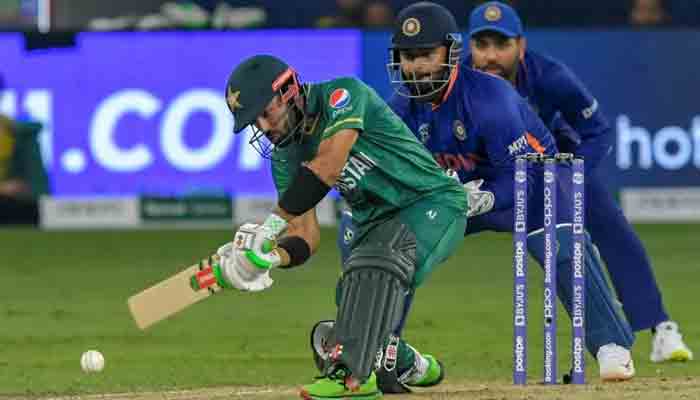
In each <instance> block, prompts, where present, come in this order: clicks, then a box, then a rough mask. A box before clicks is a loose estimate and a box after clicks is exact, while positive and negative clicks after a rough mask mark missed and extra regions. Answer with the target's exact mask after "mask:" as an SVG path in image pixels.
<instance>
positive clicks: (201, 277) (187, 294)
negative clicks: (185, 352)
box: [127, 256, 221, 330]
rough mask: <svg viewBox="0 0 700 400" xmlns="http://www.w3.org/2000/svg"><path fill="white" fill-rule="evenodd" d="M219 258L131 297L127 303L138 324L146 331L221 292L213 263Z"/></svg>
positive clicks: (211, 259) (198, 265)
mask: <svg viewBox="0 0 700 400" xmlns="http://www.w3.org/2000/svg"><path fill="white" fill-rule="evenodd" d="M217 259H218V257H216V256H214V257H210V258H209V259H205V260H202V261H200V262H199V263H198V264H195V265H193V266H191V267H189V268H187V269H185V270H183V271H181V272H179V273H177V274H175V275H173V276H171V277H170V278H168V279H166V280H164V281H162V282H160V283H157V284H155V285H153V286H151V287H149V288H148V289H145V290H144V291H142V292H140V293H137V294H135V295H133V296H131V297H129V300H128V301H127V304H128V305H129V311H131V316H132V317H133V318H134V321H135V322H136V326H138V327H139V328H140V329H142V330H145V329H147V328H148V327H150V326H151V325H153V324H155V323H156V322H159V321H162V320H164V319H166V318H168V317H170V316H171V315H174V314H176V313H178V312H180V311H182V310H184V309H185V308H187V307H189V306H191V305H192V304H195V303H197V302H199V301H201V300H204V299H206V298H207V297H209V296H211V295H213V294H214V293H216V292H218V291H220V290H221V286H219V285H218V284H217V282H216V275H215V272H214V269H213V266H212V264H213V263H214V262H215V261H216V260H217ZM217 268H218V267H217Z"/></svg>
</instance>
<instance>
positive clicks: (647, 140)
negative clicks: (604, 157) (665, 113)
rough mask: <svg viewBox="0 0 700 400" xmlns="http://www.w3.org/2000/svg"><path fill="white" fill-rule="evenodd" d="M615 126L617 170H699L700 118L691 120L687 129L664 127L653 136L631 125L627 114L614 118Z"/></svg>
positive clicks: (642, 128)
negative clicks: (692, 167) (686, 168)
mask: <svg viewBox="0 0 700 400" xmlns="http://www.w3.org/2000/svg"><path fill="white" fill-rule="evenodd" d="M616 125H617V166H618V167H619V168H620V169H623V170H625V169H630V168H642V169H650V168H654V167H658V168H662V169H665V170H678V169H682V168H685V167H689V166H694V167H695V168H698V169H700V115H698V116H695V117H693V119H692V120H691V122H690V128H689V129H688V130H685V129H683V128H681V127H679V126H666V127H663V128H661V129H659V131H658V132H656V133H655V134H653V135H652V134H651V132H649V131H648V130H647V129H646V128H644V127H642V126H633V125H632V122H631V121H630V118H629V117H628V116H627V115H620V116H618V117H617V121H616Z"/></svg>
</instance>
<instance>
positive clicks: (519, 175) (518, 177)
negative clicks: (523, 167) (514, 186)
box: [515, 171, 527, 183]
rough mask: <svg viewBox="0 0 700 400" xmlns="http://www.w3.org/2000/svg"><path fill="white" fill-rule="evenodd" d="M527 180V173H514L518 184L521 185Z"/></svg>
mask: <svg viewBox="0 0 700 400" xmlns="http://www.w3.org/2000/svg"><path fill="white" fill-rule="evenodd" d="M526 180H527V173H525V171H516V172H515V181H516V182H518V183H523V182H525V181H526Z"/></svg>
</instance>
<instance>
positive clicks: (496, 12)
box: [484, 6, 501, 22]
mask: <svg viewBox="0 0 700 400" xmlns="http://www.w3.org/2000/svg"><path fill="white" fill-rule="evenodd" d="M484 18H486V20H487V21H489V22H496V21H498V20H499V19H501V9H500V8H499V7H498V6H488V7H486V11H484Z"/></svg>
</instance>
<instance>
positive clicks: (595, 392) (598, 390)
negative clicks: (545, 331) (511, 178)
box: [0, 377, 700, 400]
mask: <svg viewBox="0 0 700 400" xmlns="http://www.w3.org/2000/svg"><path fill="white" fill-rule="evenodd" d="M293 398H298V397H297V389H296V388H293V387H289V386H286V387H240V386H239V387H223V388H206V389H201V390H183V391H165V392H149V393H118V394H103V395H89V396H61V397H12V396H9V397H7V396H0V400H27V399H32V400H209V399H262V400H277V399H293ZM386 398H388V399H392V400H394V399H395V400H403V399H416V400H418V399H475V400H534V399H566V400H569V399H571V400H579V399H595V400H606V399H610V400H613V399H615V400H619V399H641V400H646V399H649V400H674V399H689V400H690V399H700V377H687V378H673V379H671V378H639V379H635V380H634V381H632V382H621V383H607V384H602V383H593V384H587V385H585V386H581V387H577V386H570V385H557V386H554V387H551V386H550V387H545V386H543V385H538V384H533V385H529V386H526V387H515V386H513V385H511V384H509V383H488V384H483V383H482V384H479V383H463V384H460V383H444V384H442V385H440V387H439V389H438V388H436V389H434V390H422V391H419V392H416V393H413V394H411V395H400V396H399V395H392V396H386Z"/></svg>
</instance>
